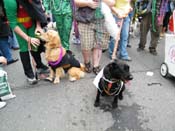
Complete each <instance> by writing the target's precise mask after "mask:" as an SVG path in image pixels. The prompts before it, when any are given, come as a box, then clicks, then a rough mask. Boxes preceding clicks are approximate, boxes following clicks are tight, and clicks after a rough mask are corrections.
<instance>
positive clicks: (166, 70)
mask: <svg viewBox="0 0 175 131" xmlns="http://www.w3.org/2000/svg"><path fill="white" fill-rule="evenodd" d="M160 73H161V75H162V76H163V77H167V76H168V75H169V74H170V75H172V76H174V77H175V34H166V35H165V60H164V62H163V63H162V64H161V68H160Z"/></svg>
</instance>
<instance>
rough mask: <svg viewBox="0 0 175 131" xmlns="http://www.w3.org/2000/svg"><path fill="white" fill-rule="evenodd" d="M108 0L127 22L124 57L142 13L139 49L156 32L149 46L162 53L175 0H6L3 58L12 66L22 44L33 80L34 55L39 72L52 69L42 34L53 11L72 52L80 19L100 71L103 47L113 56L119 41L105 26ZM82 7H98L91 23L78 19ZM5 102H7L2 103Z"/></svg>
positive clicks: (1, 13)
mask: <svg viewBox="0 0 175 131" xmlns="http://www.w3.org/2000/svg"><path fill="white" fill-rule="evenodd" d="M102 2H104V3H105V4H106V5H108V6H109V7H110V8H111V10H112V13H113V16H114V19H115V21H116V24H117V25H118V26H120V27H121V32H120V33H119V35H118V36H117V37H119V38H118V39H119V42H118V51H117V53H116V57H117V58H119V59H121V60H123V61H131V60H132V59H131V57H130V56H129V54H128V52H127V47H130V46H131V44H130V43H129V31H130V24H131V23H132V22H134V20H135V19H136V18H137V19H139V21H140V41H139V43H138V48H137V51H143V50H144V49H145V45H146V43H147V34H148V32H149V31H150V33H151V41H150V45H149V51H150V53H151V54H153V55H157V50H156V49H157V44H158V41H159V38H160V36H161V37H162V36H163V34H164V33H165V32H166V31H168V24H169V18H170V17H171V15H172V11H173V10H174V7H175V1H174V0H94V1H93V0H88V1H87V0H64V1H63V0H33V1H30V0H28V1H27V0H2V1H0V55H1V56H2V57H0V58H2V60H1V59H0V60H1V61H0V62H1V63H3V64H6V63H7V65H8V64H12V63H14V62H16V61H18V59H17V58H13V55H12V52H11V49H19V54H20V55H19V56H20V60H21V63H22V66H23V70H24V74H25V76H26V78H27V81H28V82H29V84H36V83H37V79H36V76H35V73H34V71H33V69H32V63H31V59H33V60H34V61H35V63H36V68H37V71H39V73H41V74H42V73H48V67H47V65H45V64H43V62H42V58H41V53H42V52H44V47H43V44H41V43H40V40H39V39H38V38H37V37H36V34H37V33H42V32H43V28H44V27H45V26H47V23H48V22H47V20H48V19H47V17H48V16H51V15H48V14H49V13H51V14H52V17H53V18H52V19H51V20H53V19H54V21H55V22H56V27H57V31H58V33H59V35H60V38H61V44H62V46H63V47H64V48H65V49H66V50H67V51H69V50H71V49H70V35H71V29H72V25H74V28H75V25H76V24H77V26H76V28H78V34H79V36H78V39H80V43H81V51H82V57H83V62H84V65H85V71H86V72H87V73H90V72H93V73H94V74H98V72H99V71H100V70H101V68H100V60H101V57H102V51H103V50H107V49H108V52H109V58H110V59H112V53H113V50H114V48H115V46H114V45H115V44H116V41H115V39H114V38H113V37H112V36H110V34H109V33H108V31H107V29H106V27H105V21H104V15H103V13H102V12H101V5H102ZM79 8H86V9H87V8H88V9H90V10H92V12H93V13H92V15H93V16H89V17H91V18H93V19H90V20H89V21H88V22H82V21H81V20H79V19H76V16H75V15H76V13H75V12H76V11H77V10H78V9H79ZM75 22H76V24H75ZM74 30H75V29H74ZM75 33H76V32H75ZM75 54H76V53H75ZM31 56H32V58H31ZM4 59H5V60H4ZM6 60H7V61H6ZM0 104H1V105H2V106H3V105H5V103H2V102H0ZM2 106H0V107H2Z"/></svg>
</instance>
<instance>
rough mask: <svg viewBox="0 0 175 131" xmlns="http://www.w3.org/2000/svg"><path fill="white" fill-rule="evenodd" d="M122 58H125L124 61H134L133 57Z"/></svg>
mask: <svg viewBox="0 0 175 131" xmlns="http://www.w3.org/2000/svg"><path fill="white" fill-rule="evenodd" d="M120 60H123V61H132V59H131V57H129V56H128V57H127V58H120Z"/></svg>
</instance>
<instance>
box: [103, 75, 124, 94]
mask: <svg viewBox="0 0 175 131" xmlns="http://www.w3.org/2000/svg"><path fill="white" fill-rule="evenodd" d="M102 80H104V81H106V82H107V84H102V86H103V90H104V92H105V93H106V94H107V95H109V96H113V95H115V96H116V95H118V94H119V93H120V91H121V90H122V88H123V84H124V82H123V81H122V80H119V79H112V80H108V79H106V78H105V77H104V76H103V77H102ZM114 83H115V84H116V86H115V88H112V86H113V84H114Z"/></svg>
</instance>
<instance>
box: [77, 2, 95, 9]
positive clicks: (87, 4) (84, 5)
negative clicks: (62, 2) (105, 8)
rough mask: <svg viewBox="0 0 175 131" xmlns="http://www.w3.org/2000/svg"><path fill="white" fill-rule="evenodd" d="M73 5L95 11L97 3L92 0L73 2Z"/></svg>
mask: <svg viewBox="0 0 175 131" xmlns="http://www.w3.org/2000/svg"><path fill="white" fill-rule="evenodd" d="M75 5H76V6H77V7H90V8H92V9H95V8H97V7H98V2H96V1H93V0H75Z"/></svg>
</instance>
